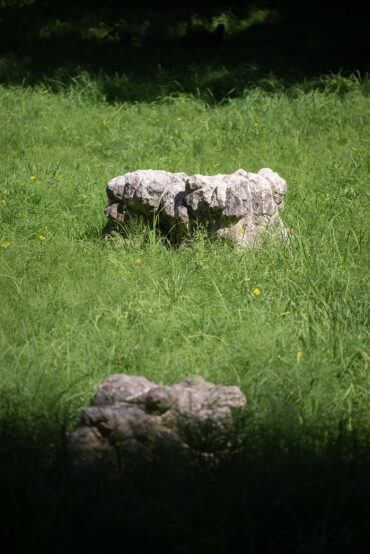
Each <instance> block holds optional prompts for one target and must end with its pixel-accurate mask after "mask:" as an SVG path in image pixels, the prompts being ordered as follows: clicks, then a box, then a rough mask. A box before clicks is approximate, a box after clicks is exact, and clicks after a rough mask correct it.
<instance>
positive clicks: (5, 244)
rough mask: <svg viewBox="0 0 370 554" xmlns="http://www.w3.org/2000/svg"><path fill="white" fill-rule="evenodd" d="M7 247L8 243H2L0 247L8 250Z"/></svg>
mask: <svg viewBox="0 0 370 554" xmlns="http://www.w3.org/2000/svg"><path fill="white" fill-rule="evenodd" d="M9 245H10V242H3V244H2V245H1V248H8V246H9Z"/></svg>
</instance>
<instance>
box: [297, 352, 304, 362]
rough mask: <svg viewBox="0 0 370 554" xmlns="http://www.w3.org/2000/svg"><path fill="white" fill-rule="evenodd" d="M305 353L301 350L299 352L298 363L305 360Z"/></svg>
mask: <svg viewBox="0 0 370 554" xmlns="http://www.w3.org/2000/svg"><path fill="white" fill-rule="evenodd" d="M303 357H304V356H303V351H302V350H301V349H299V350H298V354H297V360H298V362H300V361H301V360H303Z"/></svg>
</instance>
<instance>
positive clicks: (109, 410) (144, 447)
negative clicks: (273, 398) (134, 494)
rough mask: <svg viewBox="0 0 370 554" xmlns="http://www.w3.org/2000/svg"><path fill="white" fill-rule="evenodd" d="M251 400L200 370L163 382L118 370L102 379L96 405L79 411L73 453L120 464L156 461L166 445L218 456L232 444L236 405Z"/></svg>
mask: <svg viewBox="0 0 370 554" xmlns="http://www.w3.org/2000/svg"><path fill="white" fill-rule="evenodd" d="M245 403H246V399H245V396H244V394H243V393H242V392H241V391H240V389H239V388H238V387H236V386H221V385H214V384H213V383H210V382H208V381H205V380H204V379H203V378H202V377H199V376H192V377H188V378H186V379H184V380H182V381H180V382H179V383H175V384H173V385H170V386H158V385H156V384H155V383H152V382H151V381H148V380H147V379H146V378H145V377H136V376H131V375H125V374H117V375H112V376H111V377H108V379H105V381H103V383H102V384H101V385H100V387H99V389H98V391H97V393H96V395H95V398H94V402H93V406H90V407H88V408H85V409H83V410H82V411H81V413H80V414H79V416H78V421H77V427H76V429H75V430H74V431H73V432H72V433H71V435H70V436H69V442H68V445H69V453H70V455H71V457H72V462H73V463H74V464H75V465H78V466H80V467H84V466H88V465H91V464H95V463H96V462H99V461H102V462H104V463H108V464H109V465H110V466H113V467H114V466H115V467H116V468H122V467H123V468H125V467H126V466H127V464H128V463H132V462H133V461H134V462H135V463H140V462H144V463H145V462H148V461H149V462H150V461H151V460H152V459H153V456H155V455H156V454H158V452H159V453H160V452H163V451H165V452H167V453H168V452H172V453H173V454H175V455H176V456H188V455H189V453H197V454H200V455H205V456H212V455H214V454H215V453H217V452H224V451H227V449H228V448H229V447H230V444H231V443H230V441H232V438H233V431H234V425H233V418H232V411H233V410H234V409H237V408H241V407H243V406H244V405H245Z"/></svg>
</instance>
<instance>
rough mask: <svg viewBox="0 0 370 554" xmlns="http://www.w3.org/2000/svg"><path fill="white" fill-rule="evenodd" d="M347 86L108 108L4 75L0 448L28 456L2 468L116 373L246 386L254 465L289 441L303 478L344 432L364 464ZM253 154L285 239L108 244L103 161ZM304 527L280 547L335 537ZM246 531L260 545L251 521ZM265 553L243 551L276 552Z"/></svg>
mask: <svg viewBox="0 0 370 554" xmlns="http://www.w3.org/2000/svg"><path fill="white" fill-rule="evenodd" d="M341 79H342V78H341ZM333 82H334V84H335V82H336V80H335V78H334V77H333ZM347 85H348V86H347V88H346V92H345V93H342V94H340V93H338V92H336V91H335V86H333V83H331V87H330V90H321V91H318V90H315V89H312V90H300V89H299V88H294V89H290V90H289V91H287V92H286V93H282V92H281V91H280V92H276V93H266V92H265V91H263V90H261V89H258V88H256V89H255V90H251V91H249V92H248V93H246V94H245V95H244V97H241V98H237V99H232V100H229V101H226V102H223V103H222V104H221V105H217V104H214V105H210V104H207V103H205V102H204V101H202V100H199V99H196V98H194V97H192V96H191V95H178V96H176V97H165V98H161V99H158V101H156V102H153V103H123V104H113V105H112V104H108V103H106V102H104V101H101V102H96V99H95V96H94V83H93V82H91V83H90V85H87V86H86V87H85V88H82V87H81V86H75V87H73V86H72V87H70V88H65V90H62V91H61V92H59V93H58V94H53V93H52V92H50V91H49V90H48V89H47V88H44V87H42V88H40V89H31V88H21V87H13V88H11V87H8V88H6V87H2V88H0V118H1V122H2V125H1V129H0V137H1V145H2V146H1V152H0V156H1V167H0V183H1V191H0V192H1V205H0V224H1V228H0V234H1V236H0V241H1V246H0V258H1V259H0V282H1V315H0V332H1V336H0V340H1V349H0V372H1V374H0V375H1V389H0V395H1V396H0V398H1V406H0V416H1V429H2V436H3V442H2V446H3V450H4V449H5V450H6V449H8V454H7V455H9V456H10V458H11V454H9V453H10V451H13V452H22V453H23V454H22V455H20V454H19V453H18V454H17V455H15V454H14V456H13V458H11V460H12V462H11V465H12V468H13V469H12V471H13V474H14V475H15V477H14V480H15V481H17V479H18V477H19V474H17V471H18V472H20V469H19V467H20V466H21V465H22V460H20V459H19V458H20V457H22V456H25V453H24V450H22V448H21V447H19V445H21V444H25V443H26V444H28V445H29V444H30V443H32V444H33V445H34V448H36V446H35V445H38V446H37V448H36V451H37V453H38V454H37V456H36V458H37V457H38V456H39V455H40V451H42V456H41V457H44V458H46V459H49V458H50V456H51V455H53V454H55V451H56V450H58V448H59V447H60V445H61V444H63V441H64V440H65V437H66V434H67V433H68V431H69V430H70V429H71V428H72V427H73V425H74V421H75V417H76V415H77V413H78V412H79V410H80V409H81V408H82V407H84V406H86V405H87V404H89V403H90V401H91V398H92V396H93V394H94V392H95V391H96V389H97V387H98V385H99V384H100V383H101V381H102V380H103V379H104V378H106V377H108V376H109V375H111V374H113V373H119V372H123V373H128V374H135V375H144V376H146V377H147V378H148V379H150V380H153V381H156V382H158V383H162V384H170V383H172V382H175V381H177V380H179V379H181V378H183V377H186V376H188V375H190V374H200V375H202V376H203V377H205V378H206V379H208V380H211V381H214V382H216V383H221V384H225V385H238V386H240V387H241V389H242V390H243V392H244V393H245V395H246V397H247V408H246V410H245V413H244V415H243V418H244V419H243V422H244V424H245V426H244V431H242V433H241V434H242V435H243V436H245V440H246V441H247V443H248V441H249V444H251V441H252V442H253V444H254V445H255V446H254V447H253V448H254V449H255V450H254V451H255V452H257V451H258V448H257V446H256V445H258V444H259V442H258V440H259V439H258V437H260V436H261V433H262V435H263V433H265V437H266V440H265V441H262V443H263V445H264V447H262V446H261V449H260V451H259V454H258V456H260V457H258V456H257V454H256V456H257V458H258V459H259V463H260V460H261V456H262V458H263V452H264V450H263V448H265V447H266V445H267V442H269V441H270V446H269V448H270V450H269V455H268V456H269V460H270V462H269V464H270V463H272V460H273V459H274V457H275V456H277V458H279V456H278V455H277V454H276V452H277V451H279V452H280V454H281V456H282V457H283V458H284V455H285V454H286V448H287V447H286V444H295V445H296V447H297V445H300V446H299V448H298V447H297V448H298V449H299V452H300V455H299V456H298V458H299V460H300V463H307V464H308V466H307V467H308V468H309V469H307V467H306V466H305V467H306V469H305V471H303V473H302V472H301V473H299V471H298V472H297V475H299V478H300V479H302V478H307V475H308V474H310V475H311V473H310V472H311V470H312V467H313V465H314V464H313V465H312V464H311V462H310V461H309V460H311V458H310V456H309V455H308V454H307V452H308V451H309V452H310V453H311V454H310V455H313V453H314V454H315V455H316V454H317V455H320V454H323V453H324V454H325V452H327V448H329V449H330V448H331V447H332V445H333V444H336V445H337V444H338V443H337V442H336V441H337V440H338V437H339V438H340V437H343V434H344V435H345V436H346V437H347V439H346V440H347V441H348V445H350V446H349V447H348V448H347V447H346V448H347V449H345V451H346V456H347V458H346V459H347V460H352V461H353V459H354V456H355V454H354V450H353V449H356V452H357V454H358V460H360V461H361V463H364V460H365V458H366V459H368V454H369V448H368V444H367V441H368V430H369V424H368V422H369V416H370V410H369V407H370V403H369V354H368V327H367V324H368V319H367V318H368V290H367V286H368V276H367V270H368V255H369V250H368V222H367V201H368V188H367V185H368V176H369V157H368V138H369V116H370V104H369V100H368V97H367V95H366V94H364V85H363V84H362V83H361V82H360V81H359V80H356V79H354V78H352V79H349V80H348V82H347ZM262 167H270V168H272V169H273V170H274V171H277V172H278V173H279V174H280V175H281V176H282V177H283V178H284V179H286V181H287V183H288V195H287V196H286V201H285V211H284V213H283V215H282V218H283V221H284V224H285V225H286V227H287V228H289V229H291V230H292V233H291V240H290V242H289V243H281V242H276V241H273V240H271V239H268V238H266V240H265V241H264V243H263V244H261V245H259V246H258V247H256V248H255V249H250V250H246V251H243V252H241V251H239V250H237V249H236V248H235V247H234V246H233V245H227V244H224V243H221V242H217V241H216V242H209V241H208V240H207V239H206V238H205V237H203V236H200V237H199V238H194V240H193V242H192V243H191V244H188V245H187V246H186V247H185V248H182V249H176V248H173V247H171V246H170V245H169V244H168V243H167V241H166V238H165V237H161V236H159V235H158V233H156V232H155V231H151V230H145V229H140V228H137V229H132V230H131V234H130V241H129V243H128V244H126V245H125V246H124V247H122V245H121V244H120V242H119V241H115V240H108V241H104V240H103V237H102V229H103V227H104V225H105V223H106V219H105V216H104V211H103V209H104V207H105V205H107V203H108V202H107V198H106V193H105V185H106V182H107V181H108V180H109V179H110V178H112V177H114V176H116V175H121V174H123V173H125V172H127V171H134V170H136V169H139V168H140V169H149V168H152V169H166V170H168V171H185V172H187V173H188V174H193V173H202V174H209V175H212V174H215V173H231V172H233V171H235V170H236V169H238V168H243V169H245V170H247V171H253V172H257V171H258V170H259V169H260V168H262ZM247 279H248V280H247ZM255 288H258V289H259V290H260V291H261V294H259V295H258V296H257V295H253V294H252V292H253V290H254V289H255ZM275 432H276V435H274V433H275ZM243 433H244V434H243ZM273 436H275V438H276V437H277V438H276V440H275V439H273ZM283 436H285V437H291V438H290V439H289V440H288V442H287V443H284V445H285V446H284V445H283V446H281V445H282V443H281V437H283ZM274 440H275V442H274ZM22 441H23V442H22ZM262 443H261V444H262ZM17 445H18V446H17ZM40 445H42V447H40ZM274 445H275V446H276V448H277V450H276V451H274V448H275V446H274ZM354 445H355V446H354ZM18 447H19V448H20V450H18V451H17V448H18ZM40 448H41V450H40ZM348 449H349V450H348ZM31 450H32V449H31ZM274 452H275V454H274ZM284 452H285V454H284V455H283V454H282V453H284ZM360 452H361V453H362V454H360ZM341 456H342V451H341V454H340V455H339V458H340V459H342V458H341ZM361 456H362V457H361ZM10 458H9V459H10ZM283 458H281V459H283ZM4 459H7V458H6V456H5V458H4ZM24 459H27V456H25V458H24ZM31 459H32V460H33V462H34V459H35V456H34V457H33V458H32V456H31ZM279 459H280V458H279ZM284 459H285V458H284ZM360 461H359V462H358V463H359V464H360V466H361V463H360ZM36 466H37V464H36ZM36 466H35V467H36ZM360 466H358V467H360ZM37 467H38V466H37ZM264 467H265V466H264ZM269 467H271V466H269ZM287 467H288V466H287ZM361 467H365V466H361ZM265 469H266V468H265ZM291 469H292V468H291ZM287 471H288V470H287ZM288 473H289V471H288ZM339 473H340V472H339ZM339 473H338V475H339ZM17 475H18V477H17ZM290 475H291V473H290ZM303 475H304V476H305V477H302V476H303ZM333 475H335V472H334V473H333ZM358 475H359V477H358V479H359V481H358V482H362V481H361V480H363V479H364V473H363V472H362V473H361V471H360V470H359V474H358ZM275 477H276V475H275ZM29 478H30V477H29ZM264 478H265V477H262V476H261V475H260V476H259V479H260V481H258V479H257V482H259V483H260V482H261V483H262V481H263V479H264ZM271 482H272V480H271ZM274 483H275V485H276V480H275V481H274ZM284 483H286V482H285V481H284ZM357 485H358V483H357ZM357 485H356V486H357ZM285 486H286V485H284V487H285ZM261 487H262V488H263V486H262V485H261ZM252 488H253V487H252ZM360 488H361V487H360V486H358V489H360ZM257 489H258V487H257V488H256V490H257ZM261 490H262V489H260V490H259V492H258V490H257V492H256V495H255V496H256V497H257V496H258V495H259V494H260V492H261ZM284 490H285V489H284ZM333 490H334V489H333ZM346 490H347V489H346ZM277 494H278V493H277ZM333 494H334V493H333ZM262 496H263V495H262ZM320 498H321V497H320ZM343 498H347V496H345V495H344V496H343ZM306 500H307V499H306ZM306 500H305V502H306ZM284 502H285V501H284ZM313 505H314V506H316V507H317V506H318V502H316V504H315V502H314V503H313ZM261 509H262V510H263V509H264V508H263V507H261ZM17 513H18V512H17ZM248 513H249V512H248ZM361 513H362V512H361ZM343 514H347V511H346V510H343ZM343 514H341V515H343ZM362 516H363V513H362ZM19 517H20V516H19ZM251 517H252V516H251ZM312 517H313V518H314V516H312ZM323 517H324V518H325V517H328V516H327V514H326V515H325V514H324V516H323ZM318 518H319V519H320V516H318ZM252 519H253V518H252ZM252 519H251V521H252ZM360 520H361V518H360ZM309 521H311V520H310V519H309ZM320 521H322V520H320ZM361 521H362V520H361ZM184 525H185V524H184ZM189 525H190V523H189ZM204 525H205V527H206V524H204ZM259 525H260V524H259ZM343 525H344V524H343ZM251 526H252V527H253V525H252V523H251ZM153 527H154V526H153ZM256 528H258V529H259V527H258V525H257V527H256ZM299 529H300V530H301V531H302V529H301V528H299ZM315 529H316V530H315V531H314V534H315V533H316V535H315V537H314V538H312V536H310V540H308V539H307V536H308V535H307V533H308V531H307V530H306V529H305V530H304V531H302V533H303V535H302V536H303V538H302V537H301V538H299V537H298V536H297V537H296V538H295V539H294V540H296V543H294V540H293V539H292V541H293V543H294V544H298V543H299V540H303V543H305V542H304V541H306V543H305V544H306V546H307V548H306V550H304V549H303V550H302V551H304V552H319V551H320V552H321V551H322V552H327V551H329V550H328V549H325V545H326V547H327V544H326V543H325V540H326V539H325V537H326V538H327V537H328V536H331V535H330V532H329V531H326V530H325V529H324V527H322V528H321V527H320V529H318V528H315ZM234 531H235V529H234ZM235 532H236V531H235ZM251 532H252V531H251ZM255 532H256V533H257V535H256V536H258V537H259V538H258V540H260V539H261V537H262V536H263V534H264V531H263V529H262V527H261V530H260V531H258V532H257V531H255ZM259 532H260V535H258V533H259ZM345 532H346V531H345V529H344V527H343V529H342V530H341V533H342V534H340V533H339V535H340V537H341V540H342V539H343V536H344V535H345ZM220 533H221V531H220ZM342 535H343V536H342ZM225 536H226V535H225ZM348 536H349V537H352V540H354V531H353V532H352V534H351V532H349V533H348ZM317 537H319V539H317ZM316 539H317V540H319V542H317V540H316ZM45 540H46V539H45ZM191 540H193V539H191ZM191 540H190V539H189V541H190V542H189V544H190V543H191ZM219 540H220V539H219V538H218V539H217V541H219ZM256 540H257V539H256ZM258 540H257V543H258ZM266 540H267V539H266ZM204 541H205V542H204V544H203V550H199V551H203V552H205V551H206V546H207V544H208V543H207V541H206V538H204ZM217 541H216V540H215V542H214V543H212V541H211V542H210V543H209V544H211V543H212V545H213V551H217V549H215V548H216V546H215V545H216V543H217ZM225 541H226V539H225ZM225 541H224V542H222V541H221V543H222V544H223V546H224V548H226V546H225V545H226V542H227V541H226V542H225ZM310 541H311V542H310ZM315 541H316V542H315ZM320 541H321V542H320ZM323 541H324V542H323ZM221 543H219V544H221ZM293 543H292V544H293ZM71 544H72V543H71ZM217 544H218V543H217ZM333 544H334V543H333ZM335 544H336V543H335ZM266 545H267V546H266ZM75 546H76V545H75ZM337 546H338V545H337ZM337 546H336V552H338V551H340V550H338V548H337ZM347 546H348V545H347ZM319 547H320V548H322V550H320V548H319ZM76 548H77V546H76ZM184 548H185V547H184ZM189 548H190V547H189ZM220 548H221V547H220ZM230 548H231V546H230ZM264 548H265V550H261V549H260V550H258V549H257V550H256V551H258V552H260V551H271V552H273V551H274V552H277V551H286V550H284V549H281V550H279V547H278V545H277V544H275V543H271V544H270V543H268V544H267V543H266V544H265V546H264ZM268 548H271V550H268ZM315 548H316V550H315ZM333 549H334V546H333ZM55 551H57V550H55ZM76 551H78V548H77V550H76ZM91 551H93V550H91ZM142 551H144V550H142ZM164 551H165V550H164ZM176 551H177V550H176ZM178 551H179V552H180V551H181V552H185V551H186V550H178ZM188 551H192V552H195V551H196V550H194V549H193V550H188ZM219 551H220V552H221V551H223V552H226V551H228V550H225V549H224V550H219ZM230 551H233V550H232V548H231V550H230ZM234 551H235V550H234ZM251 551H254V550H253V549H252V550H251ZM343 551H344V550H343Z"/></svg>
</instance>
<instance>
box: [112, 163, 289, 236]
mask: <svg viewBox="0 0 370 554" xmlns="http://www.w3.org/2000/svg"><path fill="white" fill-rule="evenodd" d="M286 192H287V185H286V182H285V181H284V179H282V178H281V177H280V176H279V175H278V174H277V173H275V172H274V171H272V170H271V169H268V168H264V169H261V170H260V171H259V172H258V173H247V172H246V171H244V170H243V169H238V170H237V171H235V173H232V174H230V175H222V174H218V175H213V176H206V175H192V176H188V175H187V174H186V173H169V172H167V171H159V170H152V169H148V170H138V171H134V172H133V173H126V174H125V175H122V176H119V177H115V178H114V179H112V180H111V181H109V182H108V186H107V195H108V198H109V200H110V202H111V204H110V205H109V206H108V207H107V208H106V209H105V213H106V215H107V217H108V219H109V221H110V228H111V229H112V230H120V229H122V223H124V222H125V221H127V220H129V219H130V217H139V218H144V219H145V220H146V221H148V222H149V223H150V222H152V221H153V216H157V225H158V226H159V228H160V229H162V230H163V231H164V232H166V233H168V235H169V236H170V238H172V239H174V240H177V241H178V240H181V239H183V238H184V237H185V236H186V235H187V233H189V232H190V233H191V232H192V231H194V230H195V229H197V227H198V226H199V225H202V226H203V227H204V228H205V229H206V230H207V232H208V234H209V236H215V235H217V234H218V235H219V236H221V237H222V238H225V239H234V240H236V241H237V242H238V243H239V244H240V245H241V246H247V245H249V244H252V243H253V242H255V240H256V239H257V238H258V236H259V234H260V233H261V232H262V231H266V230H268V229H273V227H274V225H273V224H275V226H276V224H277V227H278V228H279V229H280V230H281V231H282V232H283V233H284V226H283V223H282V221H281V219H280V212H281V211H282V210H283V208H284V195H285V194H286Z"/></svg>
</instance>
